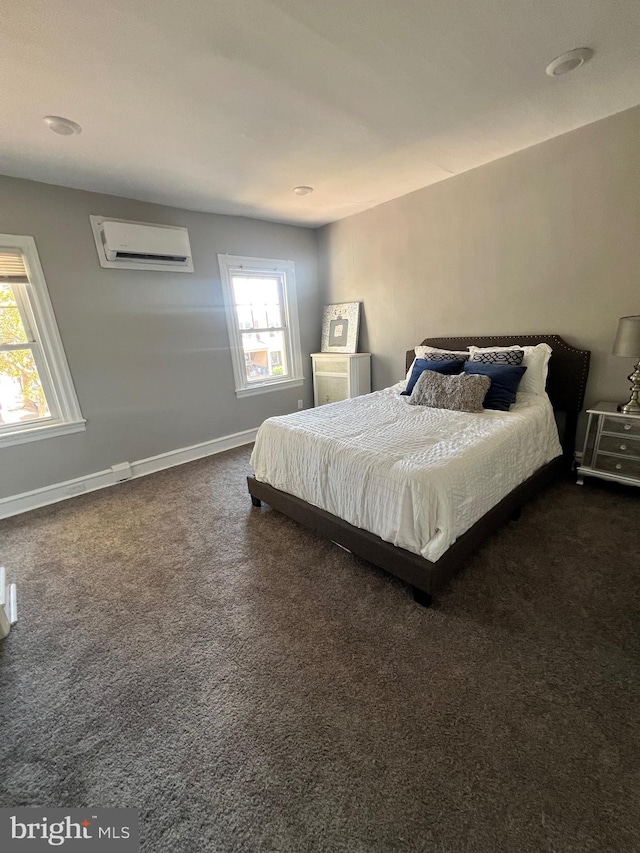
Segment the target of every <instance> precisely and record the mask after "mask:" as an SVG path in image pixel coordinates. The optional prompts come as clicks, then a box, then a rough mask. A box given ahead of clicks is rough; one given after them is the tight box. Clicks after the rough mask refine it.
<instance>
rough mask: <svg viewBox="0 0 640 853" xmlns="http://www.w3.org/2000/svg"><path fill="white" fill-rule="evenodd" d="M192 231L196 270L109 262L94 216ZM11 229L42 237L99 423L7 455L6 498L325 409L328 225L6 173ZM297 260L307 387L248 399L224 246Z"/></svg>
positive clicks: (62, 319) (1, 218)
mask: <svg viewBox="0 0 640 853" xmlns="http://www.w3.org/2000/svg"><path fill="white" fill-rule="evenodd" d="M90 213H94V214H102V215H106V216H112V217H116V218H121V219H133V220H139V221H145V222H158V223H162V224H170V225H183V226H186V227H187V228H188V229H189V236H190V239H191V248H192V251H193V258H194V265H195V273H193V274H191V275H189V274H184V273H165V272H159V273H154V272H143V271H126V270H122V271H121V270H105V269H102V268H101V267H100V266H99V264H98V257H97V254H96V248H95V244H94V241H93V235H92V231H91V227H90V223H89V214H90ZM0 233H8V234H29V235H31V236H33V237H34V238H35V241H36V245H37V247H38V252H39V254H40V260H41V261H42V266H43V268H44V273H45V277H46V281H47V285H48V288H49V293H50V296H51V301H52V302H53V307H54V310H55V314H56V318H57V321H58V326H59V329H60V333H61V336H62V340H63V343H64V348H65V351H66V354H67V359H68V361H69V365H70V368H71V373H72V375H73V380H74V383H75V387H76V391H77V393H78V398H79V400H80V406H81V409H82V413H83V415H84V417H85V418H86V419H87V422H88V423H87V429H86V432H84V433H77V434H73V435H67V436H60V437H58V438H51V439H45V440H43V441H34V442H29V443H27V444H22V445H18V446H16V447H11V448H8V449H3V450H2V451H0V497H6V496H9V495H13V494H18V493H20V492H24V491H28V490H30V489H35V488H39V487H41V486H46V485H49V484H51V483H57V482H61V481H64V480H68V479H71V478H73V477H79V476H82V475H84V474H89V473H92V472H94V471H100V470H104V469H105V468H108V467H110V466H111V465H113V464H114V463H116V462H123V461H125V460H127V461H134V460H137V459H142V458H145V457H148V456H153V455H155V454H157V453H163V452H165V451H169V450H174V449H177V448H179V447H185V446H188V445H191V444H196V443H198V442H201V441H207V440H209V439H213V438H217V437H220V436H224V435H228V434H230V433H234V432H239V431H241V430H245V429H251V428H253V427H257V426H259V424H260V423H262V421H263V420H264V419H265V418H267V417H270V416H271V415H276V414H283V413H285V412H290V411H293V410H294V409H297V401H298V399H300V398H303V399H304V402H305V406H309V405H311V403H312V389H311V367H310V359H309V358H308V353H309V352H313V351H315V350H317V349H318V347H319V341H320V329H319V317H320V305H319V296H318V283H317V268H316V265H317V246H316V232H314V231H312V230H309V229H307V228H296V227H292V226H286V225H278V224H275V223H269V222H260V221H257V220H252V219H244V218H241V217H229V216H217V215H213V214H206V213H193V212H189V211H185V210H176V209H172V208H168V207H161V206H158V205H152V204H145V203H142V202H136V201H131V200H126V199H121V198H116V197H114V196H107V195H98V194H94V193H87V192H82V191H79V190H71V189H64V188H61V187H54V186H48V185H46V184H40V183H34V182H32V181H24V180H20V179H15V178H7V177H0ZM218 252H229V253H230V254H238V255H252V256H256V257H273V258H282V259H291V260H293V261H295V265H296V283H297V291H298V307H299V313H300V325H301V328H300V333H301V342H302V350H303V354H304V356H305V358H304V370H305V378H306V382H305V387H304V388H293V389H290V390H282V391H275V392H273V393H269V394H262V395H259V396H257V397H249V398H246V399H242V400H238V399H237V398H236V395H235V391H234V382H233V370H232V366H231V356H230V352H229V340H228V334H227V328H226V320H225V313H224V307H223V300H222V291H221V284H220V275H219V270H218V262H217V258H216V254H217V253H218Z"/></svg>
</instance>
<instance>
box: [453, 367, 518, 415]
mask: <svg viewBox="0 0 640 853" xmlns="http://www.w3.org/2000/svg"><path fill="white" fill-rule="evenodd" d="M526 369H527V368H526V367H515V366H512V365H505V364H482V362H479V361H466V362H465V364H464V372H465V373H479V374H480V375H481V376H488V377H489V378H490V379H491V385H490V387H489V390H488V391H487V396H486V397H485V398H484V407H485V409H497V410H498V411H499V412H508V411H509V408H510V407H511V404H512V403H515V399H516V393H517V391H518V385H519V384H520V380H521V379H522V377H523V376H524V372H525V370H526Z"/></svg>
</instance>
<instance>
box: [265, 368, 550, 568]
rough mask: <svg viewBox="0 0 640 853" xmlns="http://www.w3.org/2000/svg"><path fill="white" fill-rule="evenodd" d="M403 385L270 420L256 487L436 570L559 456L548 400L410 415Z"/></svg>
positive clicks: (418, 410) (528, 398)
mask: <svg viewBox="0 0 640 853" xmlns="http://www.w3.org/2000/svg"><path fill="white" fill-rule="evenodd" d="M403 384H404V383H398V384H397V385H394V386H392V387H391V388H386V389H385V390H383V391H376V392H374V393H373V394H366V395H365V396H363V397H356V398H355V399H353V400H345V401H343V402H341V403H332V404H329V405H326V406H320V407H319V408H317V409H309V410H307V411H305V412H300V413H295V414H292V415H284V416H281V417H275V418H269V420H267V421H265V422H264V423H263V424H262V426H261V427H260V430H259V431H258V436H257V439H256V444H255V448H254V451H253V455H252V457H251V463H252V466H253V469H254V472H255V476H256V478H257V479H258V480H260V481H262V482H264V483H269V484H270V485H271V486H274V487H275V488H276V489H280V490H282V491H284V492H289V493H290V494H293V495H296V496H297V497H299V498H302V499H303V500H305V501H307V502H308V503H310V504H314V506H318V507H321V508H322V509H324V510H326V511H327V512H330V513H332V514H333V515H337V516H339V517H340V518H343V519H345V520H346V521H348V522H349V523H350V524H353V525H354V526H355V527H360V528H364V529H365V530H369V531H370V532H371V533H375V534H376V535H377V536H380V537H381V538H382V539H385V540H386V541H387V542H392V543H393V544H394V545H398V546H399V547H401V548H406V549H407V550H408V551H413V552H414V553H416V554H422V556H423V557H426V558H427V559H428V560H432V561H435V560H437V559H438V558H439V557H441V556H442V554H444V552H445V551H446V550H447V548H448V547H449V546H450V545H451V544H452V543H453V542H455V540H456V539H457V538H458V536H460V535H461V534H462V533H464V532H465V530H468V528H469V527H471V526H472V525H473V524H474V523H475V522H476V521H477V520H478V519H479V518H480V517H481V516H483V515H484V514H485V513H486V512H487V511H488V510H489V509H491V507H493V506H495V504H497V503H498V502H499V501H500V500H501V499H502V498H503V497H504V496H505V495H506V494H508V493H509V492H510V491H511V490H512V489H514V488H515V487H516V486H517V485H518V484H519V483H522V482H523V481H524V480H526V479H527V477H529V476H531V474H533V473H534V472H535V471H536V470H537V469H538V468H540V467H541V466H542V465H545V464H546V463H547V462H550V461H551V460H552V459H553V458H554V457H556V456H558V455H559V454H560V453H561V452H562V450H561V447H560V443H559V441H558V431H557V428H556V424H555V420H554V417H553V410H552V408H551V403H550V402H549V399H548V398H547V397H546V395H545V396H544V397H538V396H535V395H533V394H520V395H518V401H517V402H516V404H515V405H514V406H513V407H512V409H511V411H510V412H495V411H484V412H482V413H481V414H468V413H466V412H452V411H448V410H443V409H430V408H426V407H424V406H410V405H409V404H408V402H407V398H406V397H402V396H400V393H399V392H400V391H401V390H402V386H403Z"/></svg>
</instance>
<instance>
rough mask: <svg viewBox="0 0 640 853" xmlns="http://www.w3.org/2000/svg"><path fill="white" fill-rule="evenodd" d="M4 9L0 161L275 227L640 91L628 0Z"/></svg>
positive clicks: (502, 146)
mask: <svg viewBox="0 0 640 853" xmlns="http://www.w3.org/2000/svg"><path fill="white" fill-rule="evenodd" d="M0 21H1V29H0V81H1V84H0V173H4V174H9V175H17V176H20V177H26V178H32V179H34V180H38V181H45V182H48V183H53V184H62V185H64V186H71V187H80V188H83V189H90V190H96V191H99V192H107V193H112V194H115V195H122V196H129V197H132V198H138V199H144V200H148V201H154V202H159V203H161V204H170V205H175V206H178V207H185V208H190V209H194V210H205V211H213V212H217V213H229V214H241V215H247V216H256V217H260V218H264V219H274V220H278V221H283V222H293V223H301V224H308V225H319V224H322V223H326V222H330V221H332V220H335V219H339V218H341V217H343V216H347V215H348V214H351V213H355V212H357V211H360V210H364V209H366V208H368V207H372V206H374V205H376V204H380V203H381V202H383V201H387V200H388V199H390V198H395V197H397V196H400V195H403V194H404V193H407V192H410V191H411V190H415V189H418V188H419V187H423V186H426V185H427V184H430V183H433V182H435V181H440V180H442V179H443V178H446V177H449V176H450V175H452V174H457V173H459V172H463V171H465V170H467V169H471V168H473V167H474V166H478V165H481V164H482V163H487V162H489V161H491V160H495V159H496V158H498V157H502V156H504V155H506V154H509V153H511V152H513V151H517V150H519V149H521V148H525V147H527V146H529V145H533V144H535V143H537V142H540V141H542V140H544V139H548V138H550V137H552V136H557V135H558V134H561V133H565V132H566V131H568V130H572V129H573V128H576V127H580V126H581V125H584V124H588V123H589V122H592V121H596V120H597V119H600V118H603V117H605V116H607V115H611V114H612V113H615V112H619V111H620V110H623V109H626V108H627V107H631V106H633V105H635V104H638V103H640V53H639V47H640V3H639V2H638V0H535V2H532V0H187V2H185V0H107V2H105V0H99V1H98V0H19V2H15V0H0ZM583 45H586V46H590V47H592V48H593V49H594V50H595V55H594V57H593V59H592V60H591V62H589V63H588V64H587V65H585V66H584V68H583V69H580V70H579V71H577V72H575V73H574V74H570V75H568V76H566V77H561V78H556V79H553V78H550V77H548V76H547V75H546V74H545V73H544V69H545V66H546V65H547V63H548V62H549V61H550V60H551V59H553V58H554V57H555V56H557V55H558V54H559V53H562V52H564V51H565V50H569V49H570V48H573V47H578V46H583ZM47 114H55V115H62V116H67V117H68V118H71V119H73V120H75V121H77V122H79V123H80V124H81V125H82V127H83V129H84V130H83V133H82V134H81V135H80V136H73V137H62V136H57V135H55V134H53V133H51V131H50V130H48V129H47V127H46V126H45V125H44V124H43V122H42V117H43V116H44V115H47ZM298 184H309V185H311V186H313V187H315V192H314V193H313V194H312V195H310V196H304V197H299V196H296V195H294V194H293V193H292V188H293V187H295V186H296V185H298ZM97 212H98V213H99V211H97Z"/></svg>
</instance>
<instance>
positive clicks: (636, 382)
mask: <svg viewBox="0 0 640 853" xmlns="http://www.w3.org/2000/svg"><path fill="white" fill-rule="evenodd" d="M613 354H614V355H619V356H624V357H625V358H637V359H638V363H637V364H636V366H635V368H634V371H633V373H632V374H631V376H629V379H630V381H631V398H630V399H629V402H628V403H624V404H622V403H621V404H620V405H619V406H618V411H619V412H624V414H625V415H640V399H639V395H640V314H637V315H635V316H633V317H620V320H619V321H618V334H617V335H616V340H615V343H614V345H613Z"/></svg>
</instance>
